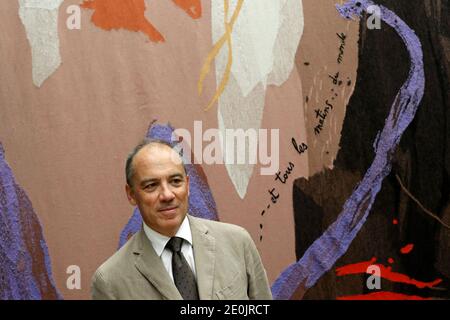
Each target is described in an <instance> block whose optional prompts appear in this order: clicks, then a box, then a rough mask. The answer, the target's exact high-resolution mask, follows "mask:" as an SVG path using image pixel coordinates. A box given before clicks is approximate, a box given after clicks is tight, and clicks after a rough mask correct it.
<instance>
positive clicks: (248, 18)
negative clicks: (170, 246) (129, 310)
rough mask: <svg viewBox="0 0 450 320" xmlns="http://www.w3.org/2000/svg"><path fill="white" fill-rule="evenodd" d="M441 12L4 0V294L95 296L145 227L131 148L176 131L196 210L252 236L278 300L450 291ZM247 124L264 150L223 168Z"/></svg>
mask: <svg viewBox="0 0 450 320" xmlns="http://www.w3.org/2000/svg"><path fill="white" fill-rule="evenodd" d="M448 12H449V4H448V2H447V1H441V0H413V1H408V2H405V1H394V0H376V1H374V2H372V1H369V0H359V1H358V0H348V1H345V0H321V1H313V0H277V1H274V0H211V1H204V0H165V1H156V0H153V1H151V0H121V1H116V0H8V1H1V2H0V20H1V21H2V22H3V23H2V28H1V29H0V44H1V45H0V64H1V71H0V121H1V125H0V276H1V277H0V299H88V298H89V297H90V292H89V291H90V290H89V289H90V288H89V286H90V279H91V276H92V274H93V273H94V271H95V270H96V268H97V267H98V266H99V265H100V264H101V263H102V262H103V261H105V260H106V259H107V258H108V257H109V256H110V255H111V254H113V253H114V252H115V251H116V250H117V248H118V247H120V246H121V245H122V244H123V243H124V242H125V241H126V240H127V239H128V238H129V237H130V236H131V235H132V234H133V233H134V232H136V230H138V229H139V227H140V224H141V220H140V216H139V212H137V211H136V209H135V208H132V207H130V206H129V204H128V202H127V200H126V196H125V192H124V183H125V177H124V164H125V158H126V156H127V154H128V152H129V151H130V150H131V149H132V147H133V146H134V145H135V144H137V143H138V142H139V141H140V140H141V139H142V138H144V137H146V136H147V137H156V138H160V139H166V140H170V139H171V136H172V134H173V132H174V131H175V132H179V131H177V130H180V129H182V130H184V132H188V133H190V134H191V137H192V142H193V144H192V145H191V148H189V149H185V150H184V155H185V156H187V155H191V159H192V160H193V162H194V163H192V164H190V165H188V168H187V169H188V172H189V174H190V176H191V184H192V185H191V191H192V192H191V195H190V199H189V200H190V208H191V214H193V215H195V216H199V217H204V218H207V219H214V220H220V221H224V222H230V223H234V224H238V225H241V226H243V227H245V228H246V229H247V230H248V231H249V232H250V234H251V235H252V237H253V239H254V241H255V243H256V244H257V247H258V250H259V252H260V254H261V257H262V259H263V262H264V265H265V267H266V269H267V272H268V277H269V280H270V282H271V285H272V292H273V295H274V298H276V299H379V298H382V299H440V298H449V297H450V289H449V288H450V198H449V196H450V175H449V174H450V154H449V152H450V129H449V128H450V113H449V111H448V110H449V107H450V105H449V89H448V88H449V86H448V84H449V75H450V65H449V57H450V28H449V26H448V23H447V16H448ZM209 129H215V131H208V130H209ZM239 130H242V131H243V132H257V133H259V135H258V136H257V146H258V150H259V153H258V154H257V160H258V161H255V162H254V163H253V162H250V161H247V162H245V163H240V164H239V163H236V162H234V163H231V162H228V163H225V164H220V163H218V162H220V159H227V157H230V156H233V155H235V153H236V152H235V149H233V148H229V140H228V139H225V138H223V137H224V136H226V134H227V132H230V131H233V132H237V131H239ZM208 132H216V133H217V135H211V134H209V135H208ZM250 145H251V143H250V142H247V143H246V144H245V146H246V147H249V146H250ZM264 147H267V148H264ZM265 149H268V150H265ZM208 150H209V151H208ZM212 150H214V152H212ZM261 150H262V151H261ZM208 152H209V154H211V155H214V159H216V160H217V161H216V162H214V163H210V161H207V160H205V159H203V158H204V157H203V155H204V154H208ZM240 155H241V156H245V158H246V159H250V157H251V156H252V153H251V152H250V149H249V148H244V151H243V152H241V153H240ZM194 159H195V161H194ZM271 164H274V165H276V169H277V170H274V171H273V172H272V171H270V170H269V167H270V165H271ZM373 272H374V273H375V276H379V277H374V276H373V275H372V273H373ZM78 279H79V280H80V281H79V282H78ZM378 280H379V281H378Z"/></svg>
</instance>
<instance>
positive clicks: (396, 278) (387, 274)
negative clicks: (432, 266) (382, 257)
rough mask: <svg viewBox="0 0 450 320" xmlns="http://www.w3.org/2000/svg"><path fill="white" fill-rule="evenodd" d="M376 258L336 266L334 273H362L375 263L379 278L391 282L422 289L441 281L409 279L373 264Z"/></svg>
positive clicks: (388, 268)
mask: <svg viewBox="0 0 450 320" xmlns="http://www.w3.org/2000/svg"><path fill="white" fill-rule="evenodd" d="M376 260H377V259H376V258H372V259H371V260H370V261H365V262H359V263H354V264H349V265H346V266H343V267H340V268H337V269H336V274H337V276H339V277H341V276H346V275H350V274H364V273H367V268H369V266H371V265H376V266H377V267H379V268H380V272H381V275H380V276H381V278H384V279H387V280H390V281H392V282H399V283H405V284H411V285H414V286H416V287H417V288H420V289H423V288H426V287H428V288H432V287H434V286H436V285H438V284H439V283H441V282H442V279H436V280H434V281H432V282H423V281H418V280H415V279H411V278H410V277H408V276H407V275H404V274H402V273H398V272H393V271H392V269H391V267H385V266H384V265H382V264H375V262H376Z"/></svg>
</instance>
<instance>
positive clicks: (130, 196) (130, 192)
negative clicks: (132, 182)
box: [125, 183, 137, 206]
mask: <svg viewBox="0 0 450 320" xmlns="http://www.w3.org/2000/svg"><path fill="white" fill-rule="evenodd" d="M125 192H126V193H127V198H128V202H129V203H130V204H131V205H132V206H135V205H136V204H137V203H136V200H135V195H134V190H133V188H132V187H130V186H129V185H128V183H127V184H126V185H125Z"/></svg>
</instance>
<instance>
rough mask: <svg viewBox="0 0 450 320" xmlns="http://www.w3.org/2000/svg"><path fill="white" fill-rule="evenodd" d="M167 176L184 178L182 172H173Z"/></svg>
mask: <svg viewBox="0 0 450 320" xmlns="http://www.w3.org/2000/svg"><path fill="white" fill-rule="evenodd" d="M169 178H184V174H182V173H174V174H171V175H170V176H169Z"/></svg>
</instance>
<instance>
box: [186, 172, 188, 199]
mask: <svg viewBox="0 0 450 320" xmlns="http://www.w3.org/2000/svg"><path fill="white" fill-rule="evenodd" d="M186 185H187V191H188V197H189V176H186Z"/></svg>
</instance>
